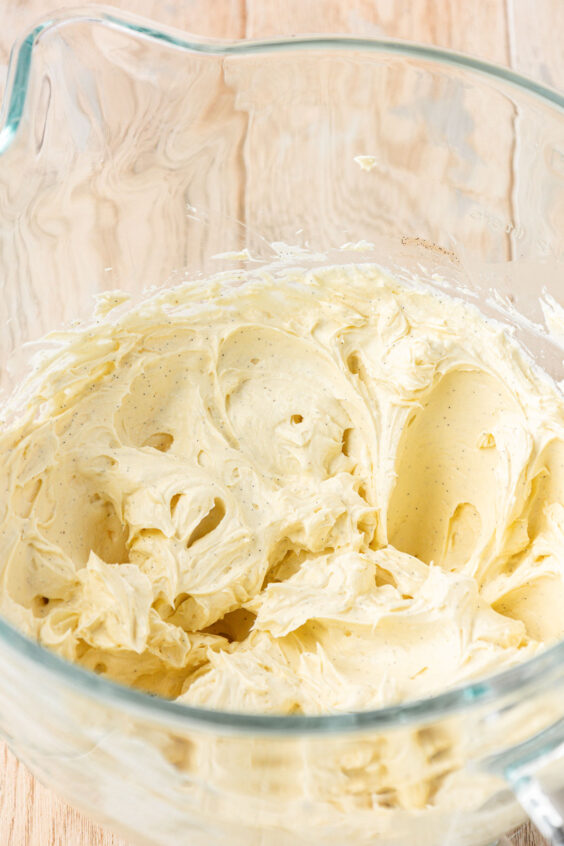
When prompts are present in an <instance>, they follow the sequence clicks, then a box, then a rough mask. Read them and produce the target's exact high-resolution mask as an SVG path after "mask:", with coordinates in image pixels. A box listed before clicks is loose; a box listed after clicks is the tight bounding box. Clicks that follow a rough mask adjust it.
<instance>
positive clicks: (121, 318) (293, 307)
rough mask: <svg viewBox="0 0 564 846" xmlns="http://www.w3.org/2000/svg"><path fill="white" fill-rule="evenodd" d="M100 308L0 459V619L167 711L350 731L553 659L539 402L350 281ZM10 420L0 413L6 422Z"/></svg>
mask: <svg viewBox="0 0 564 846" xmlns="http://www.w3.org/2000/svg"><path fill="white" fill-rule="evenodd" d="M119 303H120V298H119V297H112V296H111V295H108V296H106V298H105V299H104V300H102V301H101V303H100V308H99V313H98V319H97V320H96V321H95V322H94V323H93V324H92V325H91V326H88V327H87V328H84V329H74V330H69V331H67V332H61V333H57V334H56V335H55V336H52V338H51V340H52V343H54V344H55V349H54V351H53V352H51V353H50V354H49V356H48V357H45V358H44V359H43V361H42V362H41V364H40V365H39V367H38V369H37V371H36V372H35V373H34V374H33V375H32V377H30V381H29V384H28V385H27V386H25V388H24V393H25V395H26V404H25V408H20V412H19V414H18V417H17V421H16V422H12V423H10V424H9V425H8V424H6V425H5V426H4V428H3V432H2V435H1V439H0V469H1V476H2V480H3V482H2V486H1V489H0V537H1V543H2V548H3V550H4V556H3V562H4V563H3V571H2V583H1V590H0V612H1V613H2V615H4V616H5V617H6V618H7V619H8V620H10V621H12V622H13V623H14V624H16V625H17V626H18V627H19V628H20V629H22V630H23V631H24V632H26V633H27V634H29V635H30V636H32V637H34V638H37V639H38V640H40V641H41V643H43V644H44V645H46V646H48V647H50V648H52V649H54V650H55V651H57V652H58V653H60V654H61V655H63V656H65V657H66V658H68V659H70V660H72V661H76V662H79V663H81V664H82V665H84V666H86V667H88V668H91V669H93V670H95V671H96V672H98V673H101V674H104V675H107V676H109V677H111V678H113V679H116V680H118V681H120V682H124V683H127V684H130V685H133V686H135V687H139V688H141V689H144V690H148V691H150V692H152V693H156V694H161V695H163V696H167V697H175V698H177V697H178V698H180V699H181V700H183V701H186V702H188V703H191V704H197V705H203V706H208V707H212V708H221V709H226V710H244V711H253V712H262V713H286V714H288V713H306V714H319V713H326V712H339V711H353V710H361V709H367V708H375V707H378V706H381V705H386V704H391V703H394V702H398V701H403V700H406V699H411V698H418V697H422V696H425V695H428V694H431V693H434V692H438V691H441V690H443V689H445V688H447V687H450V686H454V685H458V684H460V683H462V682H464V681H466V680H468V679H471V678H475V677H477V676H482V675H486V674H490V673H492V672H495V671H497V670H500V669H502V668H504V667H507V666H510V665H512V664H515V663H516V662H519V661H522V660H524V659H526V658H528V657H531V656H532V655H534V654H535V653H536V652H537V651H538V650H539V649H542V648H543V647H544V646H546V645H548V644H550V643H553V642H554V641H556V640H557V639H559V638H561V637H562V636H563V634H564V618H563V617H562V614H561V608H562V607H563V604H564V565H563V561H562V558H563V553H562V550H564V508H563V503H564V399H563V397H562V394H561V392H560V390H559V388H558V386H557V385H556V384H555V383H554V382H553V381H552V380H551V379H550V378H549V377H548V376H547V375H546V374H544V373H543V372H542V371H540V370H539V369H538V368H537V367H535V366H534V365H533V363H532V362H531V361H530V359H529V358H528V357H527V356H526V354H525V353H524V352H523V351H522V350H521V349H520V348H519V346H518V345H517V343H516V342H515V341H514V340H513V339H512V337H511V335H510V333H509V332H508V330H507V328H504V327H503V326H501V325H500V324H496V323H494V322H491V321H487V320H486V319H485V318H484V317H483V316H482V315H481V314H480V312H479V311H478V310H477V309H476V308H474V307H473V306H470V305H468V304H465V303H463V302H461V301H458V300H455V299H454V298H451V297H448V296H447V295H445V294H439V293H437V292H435V291H430V290H428V289H425V288H423V287H417V286H414V287H411V286H407V285H404V284H403V283H400V282H398V281H396V280H394V279H391V278H390V277H388V276H386V275H385V274H384V273H382V272H381V271H380V270H379V269H377V268H376V267H374V266H368V265H357V266H346V267H329V268H325V269H321V270H315V271H309V272H307V273H306V272H304V273H299V272H297V271H296V272H291V271H288V272H286V273H285V274H284V275H283V276H281V277H277V278H273V277H269V276H268V275H267V274H263V275H261V276H255V277H251V276H249V277H245V278H244V279H241V278H237V277H234V278H233V279H232V280H231V281H226V280H225V279H223V280H219V279H216V280H210V281H209V282H207V283H206V284H205V286H202V285H199V284H191V283H187V284H185V285H182V286H178V287H176V288H174V289H170V290H167V291H164V292H160V293H158V294H157V295H155V296H153V297H152V298H151V299H149V300H146V301H145V302H143V303H142V304H141V305H139V306H136V307H134V308H130V309H128V310H125V311H123V309H119V308H118V309H114V308H113V306H114V305H116V304H119ZM20 396H21V395H20Z"/></svg>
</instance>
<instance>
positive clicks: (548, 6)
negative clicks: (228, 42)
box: [0, 0, 564, 846]
mask: <svg viewBox="0 0 564 846" xmlns="http://www.w3.org/2000/svg"><path fill="white" fill-rule="evenodd" d="M89 5H96V3H94V2H90V3H89ZM113 5H114V6H117V7H119V8H122V9H124V10H127V11H130V12H134V13H135V14H138V15H144V16H147V17H150V18H153V19H155V20H159V21H160V22H161V23H163V24H165V25H171V26H177V27H181V28H184V29H187V30H190V31H192V32H195V33H199V34H202V35H210V36H216V37H220V38H260V37H267V36H272V35H292V34H297V33H312V32H319V33H322V32H323V33H328V32H342V33H353V34H357V35H365V36H372V37H389V38H402V39H408V40H414V41H419V42H423V43H429V44H436V45H439V46H442V47H449V48H452V49H454V50H460V51H463V52H467V53H471V54H473V55H475V56H479V57H480V58H484V59H487V60H489V61H493V62H497V63H500V64H507V65H510V66H512V67H513V68H514V69H516V70H518V71H520V72H522V73H525V74H527V75H530V76H532V77H534V78H536V79H539V80H542V81H543V82H546V83H548V84H549V85H552V86H554V87H557V88H560V89H564V51H563V50H562V40H561V34H562V33H563V32H564V5H563V4H562V3H561V2H560V0H539V2H537V3H535V4H534V6H533V4H531V3H530V0H481V2H480V3H479V4H478V3H467V2H464V0H412V2H411V3H409V4H407V3H401V4H400V3H395V2H393V0H246V2H245V0H213V2H209V0H180V1H179V2H174V0H113ZM53 6H56V7H57V8H60V9H64V8H72V7H75V6H76V0H58V2H57V3H51V2H49V0H5V2H4V3H3V4H2V10H1V11H0V23H1V25H0V89H3V86H4V81H5V78H6V63H7V57H8V52H9V49H10V46H11V44H12V42H13V41H14V40H15V39H16V38H17V37H18V35H19V34H21V33H23V32H24V31H25V30H26V29H28V28H29V27H31V26H32V25H33V24H34V23H35V22H36V21H37V20H38V19H40V18H41V17H43V16H45V15H46V14H47V13H48V12H50V11H51V9H52V8H53ZM0 785H1V792H0V844H2V846H3V845H4V844H7V846H128V844H127V843H126V841H124V840H123V839H121V838H119V837H117V836H116V835H114V834H111V833H110V832H107V831H104V830H102V829H101V828H100V827H98V826H95V825H93V824H92V823H90V822H89V821H88V820H87V819H86V818H85V817H84V816H82V815H81V814H79V813H78V812H77V811H75V810H73V809H72V808H69V807H68V806H67V805H66V804H65V803H64V802H62V801H61V800H59V799H58V798H57V797H56V796H55V795H54V794H53V793H52V792H51V791H50V790H48V789H47V788H45V787H43V786H42V785H40V784H38V783H37V781H35V779H33V777H32V776H31V775H30V774H29V772H28V771H27V770H26V768H25V767H23V766H22V765H21V764H19V763H18V762H17V760H16V759H15V757H14V756H13V755H12V754H11V753H10V752H9V751H8V750H7V749H6V747H5V746H4V745H0ZM508 841H509V842H510V843H511V844H513V846H542V845H543V844H545V843H546V841H544V840H543V839H542V838H541V837H540V836H539V835H538V834H537V833H535V831H534V830H533V828H532V826H524V827H522V828H521V829H520V830H519V831H518V832H515V833H514V834H513V835H512V836H511V837H510V838H508ZM171 846H173V844H171ZM210 846H211V844H210Z"/></svg>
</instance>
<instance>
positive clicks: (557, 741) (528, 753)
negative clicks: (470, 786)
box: [488, 719, 564, 846]
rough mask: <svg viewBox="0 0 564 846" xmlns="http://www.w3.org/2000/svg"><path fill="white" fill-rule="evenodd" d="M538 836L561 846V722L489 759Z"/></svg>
mask: <svg viewBox="0 0 564 846" xmlns="http://www.w3.org/2000/svg"><path fill="white" fill-rule="evenodd" d="M488 769H489V770H490V771H491V772H494V773H495V774H496V775H500V776H503V778H504V779H505V780H506V781H507V782H508V783H509V786H510V787H511V789H512V791H513V793H514V794H515V796H516V797H517V799H518V800H519V803H520V804H521V806H522V807H523V809H524V810H525V811H526V812H527V814H528V816H529V817H530V818H531V820H532V821H533V822H534V824H535V825H536V827H537V828H538V830H539V831H540V833H541V834H542V835H543V836H544V837H546V838H548V839H549V840H550V842H551V843H552V844H553V846H564V719H562V720H559V721H558V722H556V723H554V724H553V725H552V726H551V727H550V728H548V729H545V730H544V731H541V732H539V733H538V734H536V735H535V736H534V737H532V738H530V739H529V740H527V741H525V742H524V743H521V744H519V745H518V746H515V747H513V748H511V749H509V750H506V751H505V752H503V753H501V754H500V755H497V756H495V757H493V758H491V759H490V761H489V762H488Z"/></svg>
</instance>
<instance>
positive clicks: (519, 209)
mask: <svg viewBox="0 0 564 846" xmlns="http://www.w3.org/2000/svg"><path fill="white" fill-rule="evenodd" d="M563 106H564V100H563V98H562V97H561V96H559V95H558V94H556V93H555V92H553V91H550V90H548V89H546V88H544V87H542V86H540V85H537V84H535V83H533V82H530V81H528V80H526V79H523V78H521V77H519V76H517V75H515V74H513V73H512V72H511V71H509V70H504V69H501V68H495V67H492V66H489V65H486V64H484V63H482V62H478V61H475V60H472V59H470V58H467V57H463V56H457V55H454V54H452V53H448V52H445V51H442V50H432V49H429V48H423V47H418V46H415V45H408V44H402V43H395V42H385V41H384V42H383V41H370V40H357V39H350V38H347V39H345V38H318V39H312V38H307V39H291V40H287V41H271V42H254V43H253V42H242V43H227V42H219V41H210V40H208V39H199V38H195V37H192V36H190V35H187V34H184V33H180V32H174V31H163V30H160V29H159V28H158V27H157V25H156V24H152V23H150V22H149V21H142V20H138V19H135V18H129V17H124V16H122V15H121V13H118V12H117V11H112V10H110V9H107V10H105V11H99V10H98V9H96V11H94V10H92V9H85V10H84V11H83V12H76V13H74V14H72V15H71V16H62V15H59V16H57V15H55V16H53V17H52V18H50V19H49V20H45V21H44V22H42V23H40V24H39V25H38V26H37V27H36V28H35V29H34V30H33V31H32V32H30V33H29V34H28V35H27V36H26V37H24V38H23V39H22V40H21V41H20V43H19V44H17V45H16V47H15V48H14V51H13V54H12V58H11V63H10V70H9V79H8V86H7V92H6V96H5V103H4V112H3V122H2V130H1V134H0V151H1V155H0V221H1V226H0V269H1V272H0V286H1V300H0V302H1V306H0V308H1V309H2V332H1V333H0V365H1V369H0V375H1V381H0V388H1V390H2V397H6V396H7V395H8V394H9V393H10V392H11V391H12V389H13V388H14V387H15V386H17V385H18V383H19V382H20V381H21V377H22V375H23V373H25V372H26V370H28V369H29V366H30V364H29V362H30V356H31V354H32V352H33V350H34V345H33V344H31V345H30V343H29V342H33V341H36V340H37V339H39V338H40V337H41V336H42V335H43V334H44V333H45V332H46V331H48V330H50V329H53V328H55V327H58V326H61V325H63V324H67V325H68V324H70V323H71V322H72V321H77V320H79V321H80V320H85V319H87V318H88V316H89V315H90V313H91V312H92V308H93V295H94V294H96V293H99V292H101V291H104V290H109V289H114V288H121V289H124V290H126V291H128V292H130V293H131V294H132V295H133V299H135V298H138V297H139V296H140V295H141V293H142V292H143V291H144V290H146V289H147V288H150V287H151V286H153V287H154V286H161V285H170V284H173V283H174V282H175V281H180V280H183V279H185V278H187V277H195V276H200V277H202V278H205V277H206V275H209V274H211V273H227V274H228V276H229V274H231V276H232V274H233V273H234V272H235V271H240V270H248V271H250V272H264V268H265V267H268V272H270V273H276V272H279V269H280V268H284V267H286V268H287V267H288V266H289V265H291V266H304V267H307V266H312V265H313V266H315V265H316V264H327V263H331V262H341V263H342V262H350V261H356V262H363V261H377V262H378V263H379V264H381V265H383V266H385V267H387V268H389V269H390V270H392V272H394V273H396V274H398V275H400V276H413V274H416V275H418V276H419V277H420V278H421V279H423V280H426V281H427V282H428V283H429V284H431V285H434V286H437V287H439V288H442V289H446V290H450V291H454V292H456V293H457V295H458V296H461V297H463V298H465V299H468V300H470V301H474V302H478V303H479V304H480V307H481V308H482V310H483V311H484V312H485V313H487V314H489V315H490V316H497V317H498V318H499V319H503V320H504V321H505V322H506V323H507V324H509V325H511V326H513V327H514V330H513V331H514V332H515V334H516V336H517V337H519V339H520V340H521V341H522V342H523V343H524V344H525V345H526V346H527V347H528V349H529V350H531V351H532V353H533V354H534V355H535V357H536V358H537V360H538V361H539V362H540V363H541V364H542V365H543V366H544V367H545V368H546V369H547V370H548V371H549V372H551V373H552V375H553V376H555V377H556V378H557V379H561V378H562V376H563V367H562V359H563V352H562V347H561V345H560V339H561V337H562V332H560V337H559V334H558V326H559V321H560V327H562V326H564V322H563V321H562V320H561V315H560V313H559V305H558V303H559V302H560V303H562V304H564V280H563V278H562V267H563V258H564V114H563V112H562V107H563ZM358 157H361V158H358ZM0 728H1V731H2V733H3V735H4V737H5V738H6V739H7V740H8V743H9V744H10V746H11V748H12V749H13V750H14V752H15V753H16V754H17V755H18V757H19V758H21V760H22V761H24V762H25V763H26V764H27V765H28V766H29V767H30V769H31V770H32V771H33V772H34V773H35V774H36V775H37V776H38V778H40V779H41V780H42V781H44V782H45V783H47V784H49V785H50V786H51V787H53V788H54V789H55V790H57V791H58V792H59V793H60V794H62V795H63V796H64V797H66V798H67V799H68V800H69V801H70V802H72V803H73V804H74V805H76V806H78V807H79V808H81V809H83V810H84V811H85V812H87V813H88V814H90V815H92V816H93V817H95V818H96V819H97V820H99V821H101V822H103V823H108V824H110V825H112V826H114V828H116V829H118V830H120V831H121V832H123V833H124V834H125V835H126V836H128V837H130V838H131V839H133V840H134V841H135V842H139V843H142V842H145V843H153V844H163V845H164V844H166V846H170V844H174V846H182V845H183V844H190V846H211V844H225V846H227V844H228V845H229V846H259V844H261V845H262V844H266V843H268V844H269V846H296V844H304V846H305V844H308V846H316V844H323V846H337V845H338V846H342V844H343V843H347V844H350V846H359V845H360V844H380V845H381V846H384V844H385V845H386V846H388V844H389V845H390V846H391V844H395V846H398V844H409V846H413V844H415V843H416V844H418V846H436V844H449V845H450V844H472V846H480V844H486V843H491V842H492V841H494V840H495V839H496V838H497V837H499V836H500V835H501V834H502V832H504V831H507V830H509V829H510V828H512V827H513V826H515V825H517V824H518V823H520V822H521V821H522V820H523V818H524V817H525V812H528V813H529V814H530V815H531V816H532V817H533V818H534V819H535V821H536V822H537V824H538V826H539V827H540V828H541V830H542V831H544V832H545V833H546V834H549V835H551V836H552V837H553V838H554V842H555V843H564V827H563V823H562V816H561V814H562V813H564V810H563V808H564V803H563V802H562V801H561V798H562V797H561V796H559V791H560V790H561V789H562V788H564V763H562V760H563V758H564V644H558V645H556V646H553V647H552V648H550V649H548V650H547V651H546V652H544V653H543V654H541V655H539V656H538V657H536V658H535V659H534V660H531V661H529V662H528V663H524V664H522V665H521V666H518V667H515V668H514V669H511V670H509V671H506V672H503V673H501V674H498V675H496V676H494V677H491V678H488V679H485V680H482V681H478V682H476V683H472V684H469V685H467V686H465V687H462V688H458V689H454V690H449V691H447V692H445V693H443V694H441V695H439V696H435V697H433V698H430V699H426V700H422V701H417V702H409V703H407V704H404V705H399V706H397V707H389V708H384V709H381V710H376V711H371V712H366V713H356V714H343V715H328V716H322V717H303V716H292V717H273V716H253V715H242V714H229V713H220V712H213V711H206V710H199V709H196V708H190V707H187V706H183V705H180V704H177V703H175V702H168V701H164V700H160V699H157V698H151V697H150V696H148V695H145V694H142V693H140V692H136V691H133V690H129V689H126V688H123V687H121V686H119V685H116V684H113V683H111V682H109V681H107V680H105V679H103V678H101V677H98V676H96V675H94V674H90V673H88V672H87V671H85V670H82V669H80V668H79V667H76V666H72V665H70V664H67V663H66V662H65V661H63V660H62V659H60V658H58V657H56V656H55V655H53V654H51V653H49V652H47V651H46V650H44V649H43V648H41V647H40V646H38V645H37V644H35V643H32V642H31V641H29V640H27V639H26V638H24V637H23V636H22V635H20V634H19V633H18V632H16V631H15V630H13V629H12V628H11V627H10V626H9V625H7V624H6V623H5V622H2V621H0Z"/></svg>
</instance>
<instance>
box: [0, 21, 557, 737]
mask: <svg viewBox="0 0 564 846" xmlns="http://www.w3.org/2000/svg"><path fill="white" fill-rule="evenodd" d="M81 22H82V23H92V24H95V25H104V26H108V27H110V28H113V29H117V30H121V31H124V32H127V33H129V34H131V35H132V36H134V37H139V38H142V39H147V40H153V41H156V42H160V43H161V44H165V45H169V46H170V47H172V48H177V49H180V50H185V51H187V52H193V53H199V54H207V55H212V56H237V55H240V56H248V55H253V54H260V53H267V54H268V53H277V52H289V51H319V50H335V49H339V50H356V51H364V52H369V53H370V52H371V53H379V54H388V55H390V56H392V57H394V56H395V57H403V58H412V59H419V60H423V61H429V62H432V63H435V64H439V65H442V66H444V67H446V68H448V67H454V68H458V69H462V70H463V71H469V72H470V75H474V74H477V75H480V76H484V77H486V78H489V79H490V80H496V81H501V82H503V83H509V84H510V85H512V86H514V87H516V88H518V89H519V90H521V92H525V93H526V94H533V95H535V96H536V97H538V98H540V99H541V100H542V101H543V102H544V103H545V105H548V106H550V107H552V108H554V107H556V109H557V110H560V109H562V110H564V96H563V95H562V94H560V93H559V92H558V91H556V90H555V89H552V88H550V87H548V86H546V85H543V84H542V83H539V82H536V81H534V80H532V79H529V78H527V77H526V76H523V75H521V74H518V73H515V72H514V71H512V70H510V69H509V68H505V67H501V66H497V65H494V64H491V63H489V62H485V61H482V60H481V59H476V58H474V57H472V56H468V55H464V54H462V53H457V52H455V51H452V50H446V49H442V48H438V47H430V46H427V45H422V44H415V43H410V42H407V41H397V40H388V39H371V38H356V37H354V36H346V35H331V36H326V35H319V36H318V35H314V36H297V37H292V38H276V39H268V40H240V41H228V40H222V39H215V38H207V37H201V36H196V35H193V34H191V33H186V32H184V31H182V30H177V29H173V28H171V27H162V26H160V25H159V24H158V23H156V22H154V21H151V20H149V19H145V18H141V17H139V16H136V15H131V14H129V13H127V14H125V13H123V12H122V11H121V10H119V9H115V8H112V7H110V6H95V7H90V8H87V7H79V8H76V9H72V10H70V11H64V12H55V13H54V14H52V15H49V16H48V17H46V18H43V19H41V20H40V21H39V22H38V23H37V24H36V25H35V26H34V27H33V28H32V29H30V30H29V31H28V32H26V33H25V34H24V35H23V36H22V37H21V38H20V39H19V40H18V41H17V42H16V43H15V44H14V46H13V47H12V50H11V53H10V62H9V67H8V75H7V81H6V88H5V93H4V98H3V102H2V108H1V111H0V155H1V154H3V153H5V152H6V151H7V150H8V149H9V147H10V146H11V144H12V142H13V140H14V139H15V137H16V133H17V130H18V127H19V125H20V122H21V119H22V117H23V114H24V108H25V101H26V98H27V92H28V86H29V81H30V78H31V67H32V60H33V51H34V49H35V47H36V45H37V44H38V42H39V40H40V39H41V38H42V36H44V35H45V34H46V33H48V32H49V31H50V30H54V29H57V28H59V27H62V26H65V25H67V24H72V23H81ZM2 643H3V644H5V645H6V646H7V647H8V648H9V649H10V650H11V651H13V652H14V653H15V654H16V655H18V656H19V657H21V658H23V659H26V660H28V661H29V662H30V663H31V664H32V665H35V666H36V667H37V669H38V670H39V671H41V670H44V671H46V672H47V673H48V674H50V675H53V676H55V677H56V678H57V680H58V681H61V682H62V683H63V684H64V685H65V686H67V687H71V688H74V689H76V690H77V691H78V692H79V693H82V694H84V695H87V696H91V697H93V698H94V699H96V700H98V701H100V702H101V703H102V704H104V705H106V706H110V707H112V706H113V707H119V708H123V709H125V710H127V711H131V712H134V713H136V714H138V715H139V716H141V717H145V718H149V719H150V718H151V717H154V718H156V719H157V720H163V721H166V722H168V723H171V722H172V723H175V724H177V725H179V726H181V727H184V728H189V727H190V728H196V727H197V728H200V729H202V730H211V731H217V730H219V729H221V730H222V731H228V732H230V733H236V734H239V733H240V734H253V735H256V734H260V735H289V734H290V735H299V736H304V735H312V736H316V735H325V734H338V733H341V732H350V731H363V732H365V731H368V730H371V729H379V730H383V729H384V730H385V729H391V728H394V727H398V726H400V725H409V724H415V723H421V722H429V721H433V720H437V719H440V718H442V717H445V716H447V715H449V714H452V713H454V712H458V711H460V710H462V709H468V708H470V707H476V706H478V705H480V704H482V705H486V704H488V703H495V702H496V700H499V699H501V698H502V697H506V696H509V695H511V694H517V695H520V696H521V697H524V696H525V695H527V692H528V691H529V690H530V689H531V688H534V687H537V686H542V687H545V686H549V685H550V683H551V681H553V679H554V678H555V677H556V676H558V675H560V674H562V673H564V641H560V642H559V643H557V644H555V645H554V646H552V647H550V648H548V649H546V650H545V651H543V652H542V653H540V654H539V655H537V656H535V657H533V658H530V659H529V660H527V661H524V662H523V663H522V664H519V665H517V666H515V667H512V668H510V669H508V670H504V671H503V672H500V673H496V674H494V675H491V676H489V677H487V678H484V679H481V680H479V681H475V682H470V683H468V684H465V685H462V686H460V687H457V688H453V689H451V690H447V691H446V692H444V693H440V694H438V695H435V696H430V697H426V698H424V699H419V700H413V701H409V702H406V703H403V704H399V705H392V706H387V707H384V708H378V709H374V710H370V711H359V712H352V713H344V714H325V715H319V716H305V715H291V716H282V715H280V716H277V715H270V714H246V713H237V712H229V711H215V710H211V709H206V708H195V707H193V706H190V705H185V704H182V703H179V702H176V701H171V700H167V699H163V698H161V697H156V696H151V695H150V694H147V693H143V692H141V691H138V690H134V689H133V688H129V687H125V686H123V685H121V684H118V683H116V682H113V681H110V680H109V679H105V678H103V677H101V676H98V675H96V674H95V673H93V672H90V671H89V670H86V669H83V668H82V667H80V666H78V665H76V664H72V663H71V662H69V661H66V660H65V659H63V658H60V657H59V656H58V655H56V654H55V653H53V652H50V651H49V650H48V649H46V648H45V647H43V646H41V644H39V643H37V642H35V641H32V640H30V639H29V638H27V637H26V636H25V635H23V634H21V633H20V632H19V631H17V630H16V629H15V628H13V627H12V626H11V625H10V624H9V623H7V622H6V621H5V620H3V619H1V618H0V645H1V644H2ZM539 683H541V684H540V685H539Z"/></svg>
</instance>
